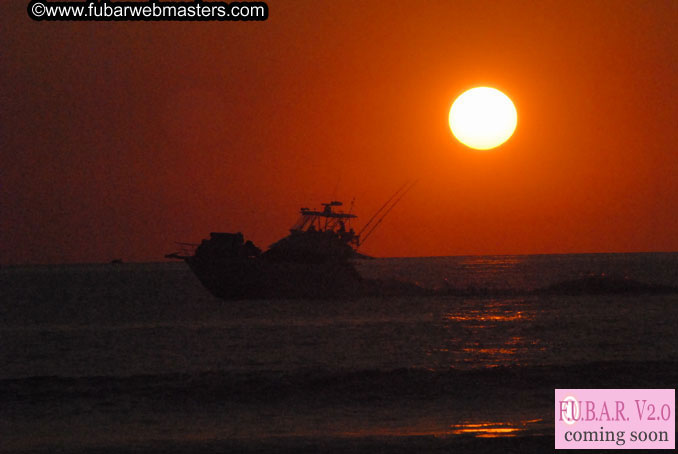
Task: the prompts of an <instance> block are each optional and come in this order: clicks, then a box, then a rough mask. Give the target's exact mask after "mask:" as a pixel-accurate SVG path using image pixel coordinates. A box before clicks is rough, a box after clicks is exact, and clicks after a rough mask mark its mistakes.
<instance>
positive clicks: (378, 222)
mask: <svg viewBox="0 0 678 454" xmlns="http://www.w3.org/2000/svg"><path fill="white" fill-rule="evenodd" d="M418 182H419V180H414V181H413V182H412V183H411V184H410V183H409V182H408V183H406V185H408V184H409V186H407V188H406V189H405V190H404V191H403V192H402V193H401V194H400V196H399V197H398V198H397V199H396V200H395V201H394V202H393V203H392V204H391V206H389V208H388V209H387V210H386V211H385V212H384V214H383V215H382V216H381V217H380V218H379V220H378V221H377V223H376V224H374V225H373V226H372V228H371V229H370V230H369V231H368V232H367V233H366V234H365V238H363V239H362V241H361V242H360V245H361V246H362V245H363V244H365V241H367V239H368V238H369V237H370V235H372V232H374V231H375V229H376V228H377V227H379V224H381V221H383V220H384V218H385V217H386V216H387V215H388V214H389V213H390V212H391V210H392V209H393V208H395V206H396V205H397V204H398V202H400V201H401V200H402V198H403V197H405V194H407V193H408V192H410V190H411V189H412V188H413V187H414V186H415V185H416V184H417V183H418ZM399 191H400V190H398V192H399ZM391 198H393V197H391ZM363 230H365V229H364V228H363Z"/></svg>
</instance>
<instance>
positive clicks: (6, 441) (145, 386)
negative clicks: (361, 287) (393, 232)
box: [0, 254, 678, 452]
mask: <svg viewBox="0 0 678 454" xmlns="http://www.w3.org/2000/svg"><path fill="white" fill-rule="evenodd" d="M359 269H360V271H361V272H362V273H363V274H364V275H366V276H371V277H386V276H396V277H400V278H404V279H408V280H412V281H417V282H420V283H422V284H424V285H427V286H432V287H436V286H441V285H453V286H456V287H469V286H474V287H478V288H494V289H536V288H540V287H544V286H548V285H550V284H554V283H557V282H561V281H565V280H569V279H577V278H580V277H583V276H588V275H590V274H595V275H602V274H605V275H610V276H619V277H625V278H631V279H634V280H638V281H641V282H644V283H648V284H656V285H668V286H678V254H602V255H544V256H504V257H446V258H419V259H383V260H374V261H365V262H363V263H361V264H359ZM0 283H1V284H2V289H3V291H2V297H1V299H0V451H2V452H17V451H25V450H38V451H40V450H42V451H53V450H60V451H62V452H82V451H101V452H121V451H122V452H143V451H150V452H231V451H237V450H244V451H248V452H250V451H252V452H254V451H256V452H259V451H285V452H307V451H308V452H311V451H324V452H327V451H337V452H343V451H349V452H374V451H375V450H376V451H383V450H389V451H394V452H426V451H432V452H438V451H440V452H449V451H450V450H451V449H461V450H462V451H466V452H473V451H477V452H495V451H497V452H499V451H502V452H503V451H506V450H507V449H508V450H509V451H510V450H512V449H513V450H516V451H530V450H532V451H534V452H539V451H542V450H544V449H546V450H549V449H551V448H552V446H553V438H552V435H551V434H552V430H553V424H552V418H553V416H552V400H553V389H554V388H558V387H560V388H577V387H580V388H584V387H601V388H602V387H615V388H643V387H647V388H651V387H662V388H674V387H675V385H676V383H677V382H678V367H677V366H678V334H677V330H676V326H678V295H677V294H670V293H669V294H657V295H651V294H634V295H621V294H616V295H595V294H583V295H577V296H567V295H535V294H530V293H526V294H525V295H524V296H515V295H514V296H510V297H509V296H505V297H492V298H490V297H485V298H479V297H476V298H461V297H453V296H446V297H443V296H436V297H400V298H360V299H354V300H296V301H285V300H272V301H247V302H223V301H220V300H216V299H214V298H213V297H211V296H210V295H209V294H208V293H207V292H206V291H205V290H203V289H202V287H201V286H200V285H199V283H198V282H197V280H196V279H195V278H194V277H193V276H192V274H191V273H190V271H189V270H188V269H187V268H186V267H185V266H184V265H183V264H181V263H163V264H123V265H78V266H38V267H16V268H3V269H1V270H0ZM507 447H508V448H507Z"/></svg>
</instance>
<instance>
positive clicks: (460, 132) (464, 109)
mask: <svg viewBox="0 0 678 454" xmlns="http://www.w3.org/2000/svg"><path fill="white" fill-rule="evenodd" d="M449 122H450V129H451V130H452V134H454V137H456V138H457V140H459V141H460V142H461V143H463V144H464V145H466V146H468V147H471V148H474V149H476V150H489V149H490V148H495V147H498V146H499V145H501V144H502V143H504V142H506V141H507V140H508V139H509V137H511V135H512V134H513V131H515V129H516V125H517V124H518V113H517V112H516V108H515V106H514V105H513V102H512V101H511V99H510V98H509V97H508V96H506V95H505V94H504V93H502V92H500V91H499V90H497V89H496V88H490V87H476V88H471V89H470V90H467V91H465V92H464V93H462V94H461V95H460V96H459V97H458V98H457V99H456V100H455V101H454V103H453V104H452V107H451V108H450V116H449Z"/></svg>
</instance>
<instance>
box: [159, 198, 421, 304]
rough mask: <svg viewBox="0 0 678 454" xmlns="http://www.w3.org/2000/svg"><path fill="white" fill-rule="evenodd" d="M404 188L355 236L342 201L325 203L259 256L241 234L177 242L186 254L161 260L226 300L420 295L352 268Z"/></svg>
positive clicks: (304, 214) (414, 288) (304, 213)
mask: <svg viewBox="0 0 678 454" xmlns="http://www.w3.org/2000/svg"><path fill="white" fill-rule="evenodd" d="M409 187H411V185H409ZM407 190H408V189H407V188H405V187H403V188H401V189H399V191H398V192H397V193H396V194H400V197H398V198H395V199H394V197H395V195H394V197H391V199H389V201H388V202H387V203H386V204H384V206H382V207H381V208H380V210H379V211H377V213H375V215H374V216H372V218H371V219H370V221H369V222H368V223H367V224H366V225H365V226H364V227H363V229H362V230H361V232H359V233H356V232H355V230H354V229H353V228H352V226H351V221H352V220H354V219H355V218H356V217H357V216H356V215H355V214H352V213H351V212H348V213H345V212H343V211H340V208H339V207H341V206H342V205H343V204H342V202H339V201H331V202H328V203H323V204H322V206H323V208H322V209H321V210H313V209H309V208H301V209H300V211H299V214H300V217H299V220H298V221H297V222H296V223H295V224H294V225H293V226H292V228H291V229H290V233H289V235H287V236H286V237H284V238H282V239H280V240H278V241H276V242H275V243H273V244H272V245H271V246H270V247H269V248H268V249H267V250H265V251H263V252H262V250H261V249H260V248H259V247H257V246H256V245H254V243H252V242H251V241H249V240H247V241H246V240H245V237H244V236H243V234H242V233H241V232H237V233H222V232H213V233H211V234H210V237H209V239H205V240H203V241H202V242H201V243H200V244H199V245H191V244H186V243H180V244H181V245H182V246H183V247H184V248H185V249H186V248H187V249H189V252H188V253H186V252H175V253H172V254H168V255H166V257H167V258H174V259H182V260H184V261H185V262H186V263H187V264H188V266H189V267H190V268H191V270H192V271H193V273H194V274H195V275H196V276H197V278H198V279H199V280H200V282H201V283H202V285H203V286H204V287H205V288H206V289H207V290H209V291H210V292H211V293H212V294H213V295H214V296H216V297H218V298H222V299H227V300H236V299H270V298H338V297H347V296H367V295H389V294H399V295H402V294H407V293H421V292H426V290H425V289H423V288H421V287H419V286H417V285H415V284H410V283H406V282H399V281H395V280H388V281H386V280H376V279H364V278H363V277H362V276H361V275H360V274H359V273H358V271H357V270H356V268H355V266H354V261H355V260H358V259H369V258H370V257H368V256H366V255H364V254H361V253H360V252H358V247H359V246H360V245H361V244H362V242H361V234H362V232H365V231H366V229H367V228H368V227H370V229H369V230H367V232H366V235H365V238H367V237H369V235H370V234H371V233H372V232H373V231H374V230H375V229H376V227H377V226H378V225H379V223H380V222H381V220H383V218H384V217H385V216H386V215H387V214H388V212H390V210H391V209H392V208H393V206H395V204H397V202H398V201H399V200H400V198H402V195H404V193H405V192H406V191H407ZM379 214H381V217H380V218H378V220H377V216H378V215H379ZM375 220H377V222H376V223H374V224H373V221H375ZM363 241H364V240H363ZM191 248H193V250H192V251H190V249H191Z"/></svg>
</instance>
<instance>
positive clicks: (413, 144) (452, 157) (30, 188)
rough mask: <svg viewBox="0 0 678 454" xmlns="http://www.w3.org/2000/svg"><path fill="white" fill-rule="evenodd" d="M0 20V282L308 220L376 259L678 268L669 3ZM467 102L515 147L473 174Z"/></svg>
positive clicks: (482, 155) (337, 7)
mask: <svg viewBox="0 0 678 454" xmlns="http://www.w3.org/2000/svg"><path fill="white" fill-rule="evenodd" d="M27 3H28V2H27V1H24V0H11V1H3V2H2V3H1V4H0V44H1V45H0V82H1V83H0V154H1V155H0V160H1V165H0V207H1V219H0V264H3V265H4V264H8V263H9V264H20V263H61V262H107V261H110V260H111V259H114V258H120V259H123V260H125V261H156V260H163V255H164V254H165V253H168V252H172V251H173V250H174V249H175V247H174V242H175V241H185V242H198V241H199V240H200V239H201V238H204V237H206V236H208V234H209V232H210V231H241V232H243V233H244V235H245V236H246V237H247V238H249V239H252V240H253V241H254V242H255V243H256V244H258V245H259V246H262V247H265V246H268V245H269V244H270V243H272V242H273V241H275V240H276V239H278V238H280V237H282V236H284V235H285V234H287V231H288V230H287V229H288V228H289V227H290V226H291V225H292V224H293V223H294V221H295V220H296V218H297V213H298V210H299V208H300V207H302V206H304V207H318V206H320V203H321V202H326V201H329V200H330V199H337V200H343V201H345V202H350V200H351V199H352V198H353V197H355V209H354V212H355V213H356V214H358V215H359V216H360V218H358V220H357V221H358V222H357V223H356V224H355V225H356V227H358V228H359V227H360V221H361V220H362V221H363V222H366V221H367V219H369V217H370V216H371V215H372V214H373V212H374V211H375V210H376V209H377V208H379V206H381V204H382V203H383V202H384V201H385V200H386V199H387V198H388V197H389V196H390V195H391V194H392V193H393V192H394V191H395V190H396V189H397V188H398V187H399V186H400V185H402V184H403V183H404V182H405V181H408V180H412V179H419V183H418V185H417V186H416V187H415V188H414V189H413V190H412V191H411V192H410V193H409V194H408V195H407V196H406V197H405V198H404V199H403V200H402V202H401V204H400V205H398V206H397V207H396V208H395V209H394V210H393V212H392V213H391V214H390V216H389V217H388V218H387V219H386V220H385V221H384V222H383V224H382V225H381V226H380V228H379V230H378V231H377V232H376V233H375V234H374V236H373V237H372V238H370V241H369V242H367V243H366V245H365V247H364V252H366V253H368V254H373V255H376V256H432V255H467V254H532V253H574V252H626V251H628V252H634V251H677V250H678V147H677V145H676V144H677V143H678V102H677V99H678V96H677V95H678V45H677V43H678V2H676V1H672V0H667V1H659V0H656V1H631V2H630V1H617V0H614V1H612V0H610V1H562V0H561V1H557V2H555V1H554V2H546V1H533V2H530V1H518V2H515V1H422V2H411V1H410V2H404V1H403V2H400V1H395V2H386V1H383V2H382V1H355V2H350V1H334V2H318V1H270V2H268V4H269V19H268V20H267V21H265V22H246V23H236V22H212V23H200V22H194V23H163V22H131V23H101V22H51V23H47V22H34V21H32V20H31V19H29V17H28V15H27V13H26V5H27ZM474 86H491V87H495V88H497V89H499V90H501V91H502V92H504V93H505V94H507V95H508V96H509V97H510V98H511V99H512V100H513V102H514V104H515V106H516V109H517V112H518V127H517V129H516V131H515V134H514V135H513V137H512V138H511V139H509V140H508V141H507V142H506V143H505V144H504V145H502V146H500V147H499V148H496V149H494V150H490V151H483V152H479V151H474V150H472V149H470V148H467V147H465V146H464V145H462V144H460V143H459V142H457V141H456V140H455V138H454V137H453V135H452V133H451V132H450V129H449V126H448V112H449V109H450V106H451V104H452V102H453V101H454V99H455V98H456V97H457V96H458V95H459V94H461V93H462V92H463V91H465V90H467V89H469V88H471V87H474Z"/></svg>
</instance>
